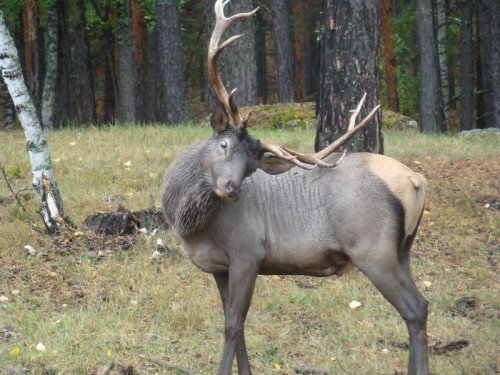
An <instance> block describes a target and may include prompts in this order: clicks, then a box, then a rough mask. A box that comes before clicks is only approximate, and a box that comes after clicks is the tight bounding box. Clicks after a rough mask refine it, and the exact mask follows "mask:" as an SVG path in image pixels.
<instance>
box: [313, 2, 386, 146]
mask: <svg viewBox="0 0 500 375" xmlns="http://www.w3.org/2000/svg"><path fill="white" fill-rule="evenodd" d="M379 8H380V1H378V0H367V1H357V0H350V1H345V2H339V1H335V0H325V2H324V3H323V19H322V35H321V47H320V49H321V57H320V87H319V90H320V93H319V119H318V130H317V133H316V143H315V149H316V150H319V149H321V148H323V147H325V146H327V145H328V144H330V143H331V142H332V141H333V140H335V139H337V138H338V137H339V136H340V135H342V134H344V133H345V132H346V130H347V126H348V122H349V118H350V113H349V111H350V110H353V109H354V108H356V106H357V104H358V102H359V101H360V99H361V97H362V96H363V94H364V93H365V92H366V93H367V94H368V95H367V98H366V102H365V105H364V106H363V109H362V110H361V113H360V114H359V118H363V117H364V116H366V115H367V114H368V113H369V112H370V111H371V109H372V108H373V107H375V106H376V105H378V104H379V100H380V98H379V46H380V18H379V15H380V13H379ZM381 117H382V116H381V114H380V112H378V113H377V114H376V115H375V117H374V118H373V120H372V121H373V124H372V125H370V126H368V127H366V128H365V129H364V130H363V131H362V132H361V134H360V133H358V135H356V136H355V137H354V139H353V140H352V141H351V142H350V143H349V145H348V146H347V147H348V149H349V150H354V151H370V152H375V153H383V150H384V149H383V138H382V131H381V125H382V121H381Z"/></svg>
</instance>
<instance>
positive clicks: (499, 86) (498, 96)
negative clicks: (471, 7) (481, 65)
mask: <svg viewBox="0 0 500 375" xmlns="http://www.w3.org/2000/svg"><path fill="white" fill-rule="evenodd" d="M488 2H489V4H490V7H491V9H492V17H491V31H490V32H491V61H490V63H491V81H492V82H491V87H492V89H493V115H494V117H495V119H494V120H493V123H494V124H495V127H497V128H500V6H499V5H498V2H497V1H496V0H489V1H488Z"/></svg>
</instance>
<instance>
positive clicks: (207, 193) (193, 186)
mask: <svg viewBox="0 0 500 375" xmlns="http://www.w3.org/2000/svg"><path fill="white" fill-rule="evenodd" d="M210 142H211V140H207V141H204V142H201V143H198V144H196V145H194V146H191V147H189V148H188V149H186V150H185V151H184V152H183V153H182V154H181V155H179V157H178V158H177V159H176V160H175V161H174V162H173V163H172V164H171V166H170V167H169V168H168V170H167V172H166V174H165V180H164V185H163V193H162V197H161V198H162V205H163V209H164V211H165V215H166V217H167V221H168V222H169V223H170V224H171V225H172V227H173V230H174V232H175V233H176V234H177V235H179V236H189V235H192V234H193V233H195V232H196V231H198V230H200V229H202V228H203V227H204V226H205V225H206V223H207V221H208V219H209V218H210V217H211V216H212V215H213V213H214V212H215V211H216V210H217V208H218V207H219V206H220V203H221V200H220V198H219V197H217V195H215V193H214V191H213V187H212V182H211V180H210V176H209V175H208V173H207V172H206V167H205V166H204V165H203V160H204V159H205V157H204V156H205V155H206V154H207V152H208V148H209V145H210Z"/></svg>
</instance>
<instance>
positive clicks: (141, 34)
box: [131, 0, 146, 122]
mask: <svg viewBox="0 0 500 375" xmlns="http://www.w3.org/2000/svg"><path fill="white" fill-rule="evenodd" d="M131 11H132V36H133V48H134V67H135V76H136V82H135V94H134V97H135V118H136V121H138V122H144V121H145V120H146V113H145V98H144V86H145V71H144V67H145V66H144V64H145V51H144V46H146V24H145V22H144V17H143V14H142V9H141V6H140V4H139V0H131Z"/></svg>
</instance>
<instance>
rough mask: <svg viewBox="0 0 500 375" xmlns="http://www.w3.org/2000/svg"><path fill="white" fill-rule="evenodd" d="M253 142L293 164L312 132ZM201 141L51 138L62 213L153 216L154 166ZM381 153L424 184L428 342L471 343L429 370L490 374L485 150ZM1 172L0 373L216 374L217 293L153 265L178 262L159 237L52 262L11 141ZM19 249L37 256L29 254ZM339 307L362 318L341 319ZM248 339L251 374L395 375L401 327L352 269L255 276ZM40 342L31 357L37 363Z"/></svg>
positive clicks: (493, 252) (480, 145) (495, 301)
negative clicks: (110, 365)
mask: <svg viewBox="0 0 500 375" xmlns="http://www.w3.org/2000/svg"><path fill="white" fill-rule="evenodd" d="M252 132H253V134H255V135H256V136H257V137H259V138H261V139H263V140H265V141H268V142H273V143H280V144H286V145H287V146H290V147H292V148H296V149H299V150H304V151H308V150H310V147H311V145H312V144H313V139H314V131H313V130H312V129H309V130H307V129H302V130H301V129H297V130H286V129H280V130H274V131H273V130H265V129H254V130H252ZM209 134H210V131H209V130H208V129H205V128H198V127H194V126H188V127H178V128H167V127H159V126H157V127H132V126H130V127H124V128H121V127H109V128H105V129H95V128H88V129H66V130H61V131H57V132H49V133H48V134H47V137H48V141H49V145H50V148H51V152H52V156H53V163H54V169H55V173H56V177H57V179H58V182H59V185H60V188H61V190H62V194H63V198H64V204H65V211H66V213H67V214H68V215H69V216H70V217H71V219H72V220H73V221H74V222H76V223H77V224H80V223H82V222H83V220H84V219H85V217H87V216H88V215H91V214H93V213H95V212H96V211H111V210H114V209H116V207H117V206H118V204H123V205H124V206H126V207H127V208H130V209H141V208H146V207H148V206H149V205H150V202H151V199H152V198H153V199H154V201H155V202H156V204H157V205H158V204H159V203H158V202H159V189H160V186H161V180H162V174H163V171H164V169H165V168H166V166H167V165H168V164H169V162H170V161H171V160H172V159H173V157H175V155H176V154H178V153H179V151H180V150H181V149H183V148H184V147H185V146H186V145H188V144H190V143H193V142H195V141H197V140H199V139H203V138H205V137H207V136H208V135H209ZM385 145H386V153H387V154H388V155H391V156H394V157H396V158H398V159H400V160H402V161H404V162H405V163H406V164H407V165H409V166H410V167H411V168H413V169H415V170H418V171H419V172H421V173H424V174H425V175H426V177H427V179H428V180H429V189H428V194H427V195H428V200H427V205H426V209H427V211H428V212H427V214H426V215H425V216H424V219H423V222H422V225H421V228H420V231H419V235H418V238H417V240H416V243H415V246H414V251H413V253H414V256H413V258H412V259H413V261H412V266H413V270H414V275H415V279H416V281H417V284H418V285H419V287H420V289H421V290H422V291H423V293H424V295H425V296H426V298H427V299H428V300H429V301H430V303H431V306H430V315H429V336H430V341H431V342H434V341H442V342H450V341H455V340H459V339H466V340H468V342H469V346H468V347H466V348H464V349H462V350H460V351H457V352H450V353H448V354H444V355H436V354H431V358H430V362H431V369H432V372H433V373H434V374H495V373H498V367H497V366H498V353H497V347H498V337H499V325H498V317H499V308H500V299H499V296H498V290H499V283H498V267H497V262H498V252H499V242H498V227H499V226H498V224H499V212H498V210H496V209H494V208H491V207H490V208H485V204H486V203H485V202H490V201H491V199H493V198H495V199H498V191H499V186H498V181H500V178H499V177H500V176H499V171H500V168H499V160H500V147H499V146H500V144H499V137H496V136H488V137H473V138H465V137H461V136H459V135H458V136H450V137H447V136H428V135H422V134H419V133H414V132H410V131H408V132H396V131H386V132H385ZM0 165H2V166H3V167H4V168H5V169H6V171H7V174H8V176H9V181H10V182H11V184H12V185H13V188H14V189H15V191H16V192H17V191H23V192H22V193H21V194H20V196H21V199H23V203H24V204H25V205H26V207H27V210H28V213H25V212H23V211H22V210H21V209H20V208H19V206H18V205H17V204H16V203H15V201H14V200H13V199H12V198H11V194H10V193H9V191H8V190H7V188H6V184H5V182H4V181H2V180H0V197H1V198H3V203H0V297H2V296H3V297H4V298H3V300H4V301H3V302H0V364H2V365H11V366H24V367H26V368H29V369H30V370H31V372H32V373H33V374H94V373H97V372H98V371H99V369H101V368H102V367H103V366H104V365H105V364H106V363H107V362H108V361H110V360H112V361H113V362H114V363H115V364H116V366H115V368H114V369H113V372H112V373H115V374H118V373H120V371H121V372H122V373H123V372H124V371H125V370H126V369H127V368H130V367H132V368H134V369H135V371H137V372H138V373H141V374H143V373H144V374H145V373H165V374H170V373H172V374H173V373H175V372H174V371H172V370H168V369H165V368H161V367H155V366H154V365H151V364H150V363H148V362H146V361H144V360H142V359H140V358H139V355H140V354H142V353H145V354H147V355H150V356H153V357H157V358H163V359H166V360H169V361H171V362H175V363H177V364H179V365H182V366H185V367H189V368H191V369H192V370H193V371H194V372H195V373H198V374H213V373H215V372H216V368H217V365H218V361H219V357H220V354H221V350H222V336H223V328H222V327H223V317H222V312H221V308H220V302H219V298H218V294H217V290H216V287H215V284H214V282H213V281H212V278H211V276H210V275H207V274H204V273H202V272H200V271H199V270H197V269H196V268H195V267H194V266H193V265H192V264H191V263H190V262H189V260H187V259H186V258H185V257H183V256H182V255H180V256H178V257H163V258H161V259H159V260H152V259H151V254H152V252H153V249H154V242H155V239H156V238H158V237H160V238H163V239H164V240H165V242H166V243H167V245H168V246H169V247H171V248H175V249H178V244H177V243H176V241H175V240H174V239H173V238H172V237H171V234H170V233H169V232H168V231H167V232H162V233H157V234H155V236H153V237H151V236H140V237H138V238H137V239H136V240H135V242H134V245H133V246H132V247H131V248H130V249H129V250H126V251H123V250H119V249H116V248H113V249H109V248H103V249H102V252H101V253H100V254H99V255H97V254H95V253H92V252H89V250H88V249H87V248H86V247H85V246H83V245H82V244H81V243H79V242H78V241H75V242H74V243H73V245H70V249H71V250H70V251H69V254H61V252H60V251H59V247H58V246H57V244H56V243H55V241H54V239H53V238H50V237H46V236H43V235H41V234H38V233H37V232H35V231H33V230H32V229H31V227H30V224H29V222H30V221H34V222H36V223H37V224H38V225H39V226H40V225H41V222H40V220H39V218H38V217H37V215H36V214H35V210H36V208H37V201H36V198H35V197H34V195H33V194H32V193H31V189H30V178H31V175H30V166H29V161H28V157H27V154H26V151H25V142H24V137H23V134H22V133H21V132H18V131H15V132H4V133H2V134H1V138H0ZM23 189H27V190H26V191H25V192H24V190H23ZM151 197H152V198H151ZM0 201H1V200H0ZM59 240H61V241H66V242H67V241H69V239H68V238H66V237H64V236H63V238H59ZM27 244H30V245H31V246H33V247H34V248H35V249H37V250H40V251H43V252H45V253H47V257H44V258H39V257H32V256H29V255H28V253H27V252H26V251H25V250H24V248H23V247H24V246H25V245H27ZM304 286H308V287H307V288H306V287H304ZM464 296H469V297H474V298H475V301H476V307H475V308H471V309H468V310H467V311H466V312H467V314H465V313H464V314H461V313H459V314H456V313H455V314H453V313H452V312H451V311H450V308H452V307H453V306H454V305H455V301H456V300H457V299H458V298H461V297H464ZM5 299H7V300H5ZM353 300H357V301H360V302H361V303H362V304H363V306H362V307H361V308H359V309H356V310H351V309H350V308H349V302H351V301H353ZM246 337H247V346H248V350H249V355H250V360H251V363H252V366H253V368H254V373H256V374H292V373H293V369H294V368H295V367H315V368H324V369H328V370H329V371H330V372H331V373H332V374H343V373H345V372H344V370H342V368H344V369H345V371H347V372H348V373H350V374H394V373H395V372H396V371H399V372H403V371H405V369H406V363H407V355H408V352H407V350H406V349H404V347H403V345H401V344H402V343H405V342H406V341H407V333H406V327H405V325H404V323H403V321H402V319H401V318H400V317H399V315H398V314H397V313H396V311H395V310H394V309H393V308H392V307H391V306H390V305H389V304H388V303H387V302H386V301H385V300H384V299H383V298H382V297H381V296H380V294H379V293H378V292H377V291H376V290H375V288H374V287H373V286H372V285H371V284H370V283H369V281H368V280H367V279H366V278H365V277H363V276H362V275H361V274H360V273H359V272H351V273H350V274H347V275H345V276H343V277H341V278H335V277H333V278H327V279H315V278H306V277H281V278H278V277H260V278H259V279H258V282H257V287H256V292H255V296H254V299H253V305H252V308H251V310H250V313H249V316H248V319H247V324H246ZM39 343H42V344H43V346H44V347H45V350H44V351H41V350H37V345H38V344H39ZM38 348H39V349H40V348H41V347H40V346H38Z"/></svg>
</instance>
